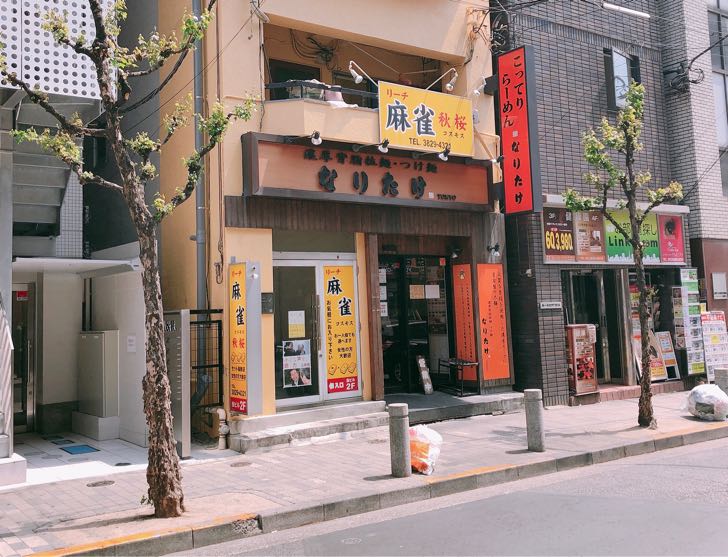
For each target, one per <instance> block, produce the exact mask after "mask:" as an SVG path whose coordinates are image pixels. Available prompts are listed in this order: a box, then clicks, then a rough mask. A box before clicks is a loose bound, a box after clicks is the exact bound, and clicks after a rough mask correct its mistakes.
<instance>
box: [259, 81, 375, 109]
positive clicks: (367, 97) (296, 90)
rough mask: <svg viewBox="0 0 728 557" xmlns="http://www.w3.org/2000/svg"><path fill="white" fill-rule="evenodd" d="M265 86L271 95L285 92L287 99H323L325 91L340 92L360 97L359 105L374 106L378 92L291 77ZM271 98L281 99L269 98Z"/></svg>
mask: <svg viewBox="0 0 728 557" xmlns="http://www.w3.org/2000/svg"><path fill="white" fill-rule="evenodd" d="M265 88H266V89H267V90H268V91H271V97H273V96H274V95H276V94H279V93H278V92H283V91H284V92H286V94H287V95H288V97H287V98H289V99H313V100H325V92H326V91H331V92H333V93H341V94H342V95H347V96H353V97H358V98H360V99H361V101H362V102H361V103H359V104H360V106H364V107H371V106H372V105H374V106H376V105H377V103H378V99H379V94H378V93H371V92H369V91H360V90H359V89H349V88H347V87H342V86H341V85H328V84H326V83H315V82H312V81H307V80H298V79H291V80H289V81H284V82H282V83H268V84H266V86H265ZM271 100H282V99H280V98H278V99H271Z"/></svg>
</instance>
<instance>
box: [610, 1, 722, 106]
mask: <svg viewBox="0 0 728 557" xmlns="http://www.w3.org/2000/svg"><path fill="white" fill-rule="evenodd" d="M726 1H728V0H726ZM604 66H605V70H606V74H607V103H608V105H609V109H610V110H619V109H620V108H624V106H625V104H626V102H627V90H628V89H629V83H630V81H636V82H637V83H639V82H640V71H639V68H640V65H639V58H637V57H636V56H628V55H627V54H624V53H623V52H620V51H619V50H616V49H614V48H605V49H604Z"/></svg>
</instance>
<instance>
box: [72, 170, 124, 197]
mask: <svg viewBox="0 0 728 557" xmlns="http://www.w3.org/2000/svg"><path fill="white" fill-rule="evenodd" d="M71 170H72V171H73V172H74V174H76V176H78V181H79V182H81V185H83V186H85V185H86V184H96V185H98V186H103V187H104V188H108V189H111V190H114V191H118V192H119V193H121V192H123V191H124V189H123V188H122V187H121V186H120V185H119V184H115V183H114V182H110V181H109V180H106V179H105V178H102V177H101V176H99V175H98V174H94V173H92V172H85V171H83V169H82V167H80V166H76V165H72V166H71Z"/></svg>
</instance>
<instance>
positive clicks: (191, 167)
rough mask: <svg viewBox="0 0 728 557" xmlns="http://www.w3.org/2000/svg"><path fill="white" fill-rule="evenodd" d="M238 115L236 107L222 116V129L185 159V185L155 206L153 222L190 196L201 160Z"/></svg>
mask: <svg viewBox="0 0 728 557" xmlns="http://www.w3.org/2000/svg"><path fill="white" fill-rule="evenodd" d="M239 117H240V113H239V112H237V109H236V111H235V112H229V113H227V114H226V115H225V116H224V126H223V131H222V132H219V133H218V134H217V135H214V136H211V137H210V142H209V143H208V144H207V145H205V146H204V147H202V149H200V150H199V151H195V153H194V154H193V155H192V156H191V157H190V158H189V159H187V160H186V161H185V163H186V165H187V181H186V182H185V186H184V188H182V189H181V190H178V193H177V194H176V195H175V196H174V197H173V198H172V199H170V201H169V203H167V204H165V205H164V206H163V207H162V208H160V207H157V210H156V212H155V213H154V214H153V218H154V221H155V222H157V223H160V222H162V220H163V219H164V217H166V216H167V215H168V214H170V213H172V211H174V210H175V209H176V208H177V207H179V206H180V205H182V203H184V202H185V201H187V200H188V199H189V198H190V196H191V195H192V192H194V191H195V186H196V185H197V181H198V180H199V178H200V176H201V175H202V172H203V169H204V164H203V160H204V158H205V155H207V154H208V153H209V152H210V151H212V150H213V149H214V148H215V146H216V145H217V144H218V143H219V141H220V139H221V137H222V134H224V129H225V128H226V127H227V124H229V123H230V120H232V119H233V118H239ZM210 118H211V119H212V118H214V115H212V116H211V117H210Z"/></svg>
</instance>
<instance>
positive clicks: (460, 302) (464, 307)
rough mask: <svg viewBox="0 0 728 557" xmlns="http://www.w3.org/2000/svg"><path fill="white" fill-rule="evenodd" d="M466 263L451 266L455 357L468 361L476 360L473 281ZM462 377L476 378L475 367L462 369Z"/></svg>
mask: <svg viewBox="0 0 728 557" xmlns="http://www.w3.org/2000/svg"><path fill="white" fill-rule="evenodd" d="M470 273H471V267H470V265H468V264H463V265H453V266H452V285H453V286H452V294H453V306H454V311H455V350H456V354H457V357H458V358H459V359H461V360H467V361H469V362H477V361H478V353H477V344H476V340H475V326H474V322H475V318H474V317H473V302H474V300H473V282H472V279H471V275H470ZM463 374H464V375H463V379H465V380H466V381H476V380H477V368H476V367H466V368H464V369H463Z"/></svg>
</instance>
